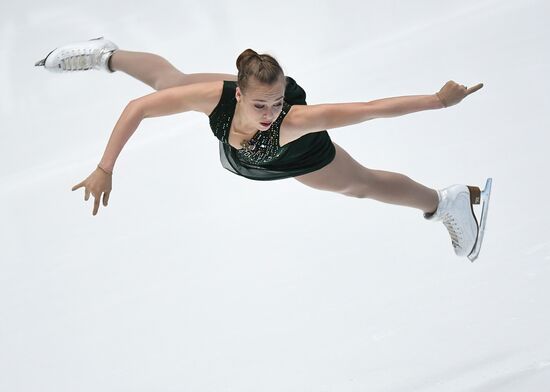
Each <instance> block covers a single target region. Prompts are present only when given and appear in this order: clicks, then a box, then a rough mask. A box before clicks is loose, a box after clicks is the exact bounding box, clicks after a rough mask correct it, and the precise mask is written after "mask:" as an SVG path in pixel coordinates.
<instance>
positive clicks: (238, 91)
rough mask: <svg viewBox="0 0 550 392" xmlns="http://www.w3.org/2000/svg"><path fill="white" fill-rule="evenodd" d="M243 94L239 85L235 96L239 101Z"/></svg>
mask: <svg viewBox="0 0 550 392" xmlns="http://www.w3.org/2000/svg"><path fill="white" fill-rule="evenodd" d="M241 96H242V93H241V89H240V88H239V87H237V90H236V92H235V98H236V99H237V102H239V101H240V100H241Z"/></svg>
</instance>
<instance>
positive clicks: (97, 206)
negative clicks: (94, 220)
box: [93, 197, 100, 215]
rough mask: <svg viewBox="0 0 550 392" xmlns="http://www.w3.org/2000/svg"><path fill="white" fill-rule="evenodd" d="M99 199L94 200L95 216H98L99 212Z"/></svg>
mask: <svg viewBox="0 0 550 392" xmlns="http://www.w3.org/2000/svg"><path fill="white" fill-rule="evenodd" d="M99 199H100V198H99V197H96V198H95V199H94V212H93V214H94V215H96V214H97V210H99Z"/></svg>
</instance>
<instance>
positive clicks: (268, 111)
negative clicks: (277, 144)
mask: <svg viewBox="0 0 550 392" xmlns="http://www.w3.org/2000/svg"><path fill="white" fill-rule="evenodd" d="M285 83H286V81H285V79H281V80H280V81H279V82H276V83H274V84H273V85H268V84H262V83H259V82H258V81H256V80H255V79H252V80H250V81H249V83H248V88H247V89H246V93H244V94H243V93H242V91H241V89H240V88H239V87H237V93H236V98H237V101H238V102H239V105H240V108H241V110H242V115H243V118H245V119H246V121H247V124H248V126H250V127H251V128H253V129H258V130H260V131H265V130H268V129H269V128H270V127H271V124H272V123H273V121H275V120H276V119H277V117H279V114H280V113H281V110H282V108H283V99H284V95H285Z"/></svg>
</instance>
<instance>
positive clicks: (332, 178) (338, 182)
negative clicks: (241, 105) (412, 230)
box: [294, 143, 439, 212]
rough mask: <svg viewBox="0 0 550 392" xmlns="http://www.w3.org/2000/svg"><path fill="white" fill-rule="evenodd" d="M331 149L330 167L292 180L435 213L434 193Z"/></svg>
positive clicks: (435, 198)
mask: <svg viewBox="0 0 550 392" xmlns="http://www.w3.org/2000/svg"><path fill="white" fill-rule="evenodd" d="M334 146H335V147H336V157H335V158H334V160H333V161H332V162H331V163H329V164H328V165H327V166H325V167H323V168H321V169H319V170H317V171H314V172H312V173H307V174H304V175H301V176H297V177H294V178H295V179H296V180H298V181H300V182H301V183H303V184H305V185H308V186H310V187H312V188H315V189H320V190H325V191H332V192H338V193H341V194H344V195H346V196H352V197H359V198H369V199H374V200H378V201H381V202H384V203H389V204H398V205H402V206H407V207H413V208H418V209H420V210H421V211H423V212H434V211H435V210H436V209H437V205H438V202H439V199H438V197H437V192H436V191H435V189H430V188H428V187H426V186H424V185H422V184H419V183H418V182H415V181H413V180H412V179H410V178H409V177H407V176H405V175H403V174H400V173H394V172H389V171H384V170H372V169H368V168H366V167H364V166H362V165H361V164H360V163H359V162H357V161H356V160H355V159H353V158H352V157H351V156H350V155H349V154H348V153H347V152H346V151H345V150H344V149H343V148H342V147H340V146H339V145H337V144H336V143H334Z"/></svg>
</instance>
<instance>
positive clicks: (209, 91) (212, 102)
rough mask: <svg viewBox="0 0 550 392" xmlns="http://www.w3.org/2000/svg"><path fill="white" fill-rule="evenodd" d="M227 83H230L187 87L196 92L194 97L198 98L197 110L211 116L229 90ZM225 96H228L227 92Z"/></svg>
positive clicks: (217, 82) (217, 81)
mask: <svg viewBox="0 0 550 392" xmlns="http://www.w3.org/2000/svg"><path fill="white" fill-rule="evenodd" d="M226 82H229V81H225V80H216V81H212V82H200V83H193V84H189V85H187V86H188V87H189V88H190V89H193V90H194V91H193V92H194V96H195V97H197V99H196V102H195V110H196V111H199V112H202V113H204V114H206V115H207V116H210V115H211V114H212V112H213V111H214V109H216V107H217V106H218V104H219V103H220V102H221V101H222V98H223V94H224V92H225V91H226V90H227V88H226ZM225 94H227V92H225Z"/></svg>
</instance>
